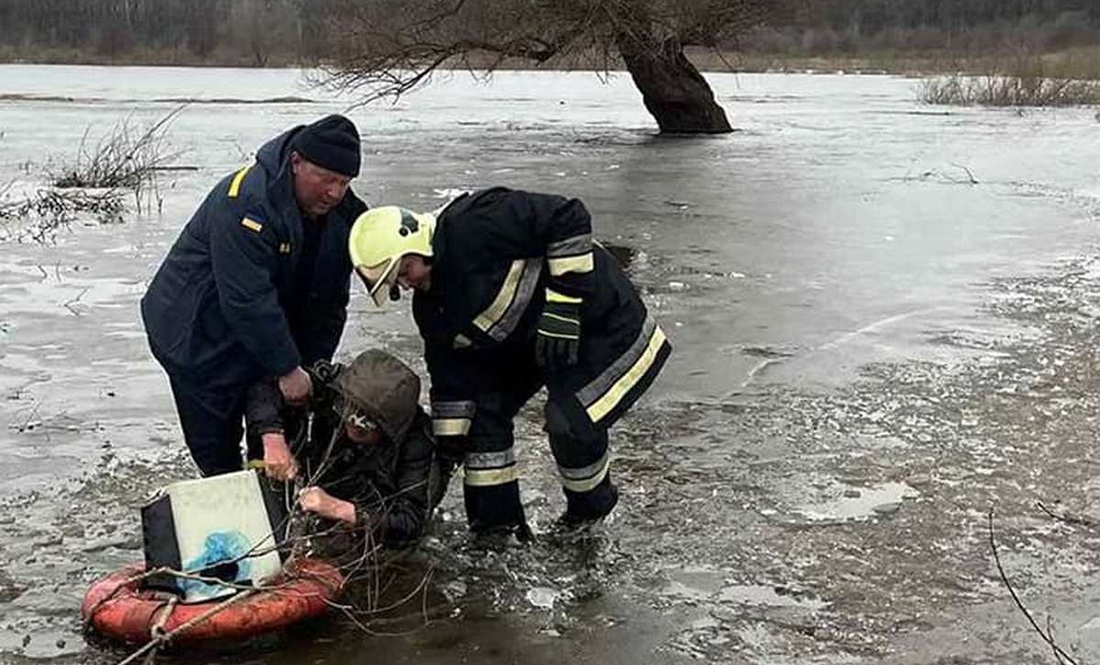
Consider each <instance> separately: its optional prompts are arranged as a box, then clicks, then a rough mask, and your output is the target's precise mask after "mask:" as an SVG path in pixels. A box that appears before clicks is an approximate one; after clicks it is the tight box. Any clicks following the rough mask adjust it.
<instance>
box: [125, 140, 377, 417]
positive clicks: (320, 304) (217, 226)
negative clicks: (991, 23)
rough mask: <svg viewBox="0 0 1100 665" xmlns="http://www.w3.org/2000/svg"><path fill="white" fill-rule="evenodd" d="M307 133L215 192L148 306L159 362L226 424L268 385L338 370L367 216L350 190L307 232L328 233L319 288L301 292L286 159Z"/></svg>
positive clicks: (316, 275)
mask: <svg viewBox="0 0 1100 665" xmlns="http://www.w3.org/2000/svg"><path fill="white" fill-rule="evenodd" d="M301 129H302V127H296V128H294V129H291V130H289V131H287V132H285V133H284V134H282V135H280V136H278V137H276V138H275V139H273V140H271V141H269V142H268V143H266V144H265V145H264V146H263V147H262V148H261V149H260V150H259V151H258V152H257V154H256V161H255V163H253V164H251V165H250V166H247V167H245V168H243V169H241V170H240V171H237V172H236V173H235V174H231V175H229V176H226V177H225V178H223V179H222V181H221V182H219V183H218V184H217V186H215V187H214V189H213V190H212V191H211V192H210V194H209V195H207V197H206V200H204V201H203V203H202V205H200V206H199V208H198V210H196V211H195V214H194V215H193V216H192V217H191V220H190V221H189V222H188V223H187V225H186V226H185V227H184V229H183V231H182V233H180V236H179V238H178V239H177V240H176V243H175V244H174V245H173V246H172V249H171V250H170V251H169V253H168V256H167V257H166V258H165V259H164V262H163V263H162V264H161V266H160V269H159V270H158V271H157V274H156V276H155V277H154V278H153V281H152V283H151V284H150V285H149V289H148V291H147V292H146V294H145V296H144V297H143V298H142V301H141V312H142V318H143V319H144V322H145V330H146V332H147V334H148V336H149V343H150V346H151V348H152V351H153V355H154V356H155V357H156V358H157V360H158V361H160V363H161V364H162V365H163V366H164V368H165V369H166V370H167V371H168V373H169V375H170V376H172V378H173V380H174V381H176V382H178V383H179V384H181V385H182V386H183V387H184V388H185V389H187V390H189V391H191V392H192V393H193V394H195V395H196V396H197V397H199V398H200V399H201V400H202V402H203V403H204V404H206V405H207V406H208V408H211V409H212V410H213V411H215V412H216V413H219V414H222V415H225V414H226V413H227V411H228V410H229V409H231V408H232V405H234V404H235V403H237V404H239V401H238V400H239V395H240V394H242V393H243V391H244V390H247V387H248V386H250V385H251V384H252V383H254V382H255V381H257V380H258V379H260V378H261V377H265V376H279V375H282V374H285V373H286V372H288V371H290V370H292V369H293V368H294V367H296V366H298V365H308V364H309V363H311V362H313V361H315V360H317V359H321V358H324V359H328V358H331V357H332V354H333V352H334V351H335V349H336V346H337V343H338V342H339V340H340V335H341V333H342V332H343V328H344V322H345V320H346V318H347V302H348V292H349V281H350V274H351V271H352V266H351V261H350V259H349V258H348V251H347V242H348V235H349V232H350V229H351V225H352V223H353V222H354V221H355V218H356V217H357V216H358V215H359V214H360V213H362V212H363V211H364V210H366V205H365V204H364V203H363V201H361V200H360V199H359V198H358V197H357V196H355V194H354V193H352V192H351V190H348V193H347V195H346V196H345V197H344V200H343V201H342V202H341V203H340V204H339V205H338V206H337V207H336V208H334V209H333V210H332V211H331V212H329V213H328V215H326V218H325V219H324V220H323V221H321V220H317V221H314V222H309V223H321V224H323V229H322V230H321V232H320V235H319V238H318V242H317V253H316V260H315V262H314V268H313V274H312V279H311V282H310V284H309V285H308V288H305V289H299V288H298V287H297V286H296V275H297V273H298V268H299V255H300V253H301V251H300V250H301V248H302V243H303V223H304V222H305V221H306V220H303V218H302V216H301V214H300V213H299V209H298V205H297V201H296V199H295V197H294V187H293V174H292V173H291V168H290V162H289V155H290V145H291V142H292V141H293V138H294V136H295V135H296V134H297V132H299V131H300V130H301ZM296 291H297V292H298V293H305V294H307V297H306V298H305V300H306V302H301V301H300V300H301V299H300V298H298V299H296V298H295V293H296ZM235 398H236V399H235Z"/></svg>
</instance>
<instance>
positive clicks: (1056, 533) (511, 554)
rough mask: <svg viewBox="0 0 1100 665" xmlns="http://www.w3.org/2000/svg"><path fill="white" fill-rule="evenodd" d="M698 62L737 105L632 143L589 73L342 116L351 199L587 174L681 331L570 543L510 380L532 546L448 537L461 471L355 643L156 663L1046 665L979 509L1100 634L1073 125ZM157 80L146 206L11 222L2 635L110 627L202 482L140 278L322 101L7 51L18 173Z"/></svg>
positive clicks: (901, 82) (1092, 345) (628, 111)
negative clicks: (719, 131) (357, 166)
mask: <svg viewBox="0 0 1100 665" xmlns="http://www.w3.org/2000/svg"><path fill="white" fill-rule="evenodd" d="M710 78H711V81H712V84H713V86H714V88H715V91H716V93H717V95H718V96H719V98H720V100H721V102H722V103H723V105H724V106H725V108H726V110H727V112H728V113H729V114H730V117H731V121H732V122H733V124H734V125H735V126H737V127H738V128H739V131H738V132H735V133H733V134H730V135H726V136H720V137H706V138H662V137H657V136H656V135H655V129H654V127H653V125H652V122H651V120H650V119H649V117H648V116H647V115H646V114H645V111H644V109H643V107H642V105H641V101H640V98H639V96H638V94H637V92H636V91H635V90H634V89H633V87H632V86H631V84H630V82H629V80H628V79H627V78H626V77H621V76H619V77H614V78H613V79H612V80H611V81H610V82H609V83H608V84H606V85H604V84H601V83H600V82H599V81H597V80H596V79H595V78H594V77H592V76H590V75H585V74H580V73H577V74H572V73H571V74H563V73H551V72H545V73H530V72H525V73H510V74H501V75H497V76H496V77H495V78H494V79H493V80H492V82H491V83H490V84H488V85H483V84H480V83H477V82H474V81H471V80H470V79H469V78H468V77H467V76H466V75H455V76H453V77H450V78H446V77H445V78H443V79H442V80H440V81H438V82H437V83H436V84H435V85H434V86H433V87H431V88H428V89H426V90H424V91H422V92H420V93H416V94H413V95H411V96H408V97H406V98H404V99H402V100H401V101H400V102H398V103H396V104H388V103H383V104H380V105H378V106H371V107H367V108H355V109H352V110H351V111H350V112H349V115H350V117H352V119H353V120H354V121H355V122H356V123H357V124H358V126H359V128H360V131H361V133H362V135H363V144H364V150H365V155H364V164H363V173H362V175H361V176H360V178H359V179H358V180H357V181H356V183H355V184H354V185H353V187H354V188H355V189H356V191H357V192H359V194H360V195H361V196H363V197H364V198H366V199H367V200H368V201H370V202H371V203H372V204H382V203H398V204H403V205H406V206H408V207H411V208H425V209H426V208H432V207H435V206H436V205H438V204H439V203H441V202H442V201H444V200H445V199H446V197H447V196H448V195H449V193H450V192H453V191H454V190H456V189H462V188H473V187H481V186H489V185H509V186H513V187H523V188H528V189H534V190H541V191H548V192H556V193H562V194H567V195H573V196H577V197H579V198H581V199H582V200H583V201H584V202H585V203H586V204H587V205H588V207H589V209H590V210H591V211H592V213H593V218H594V226H595V230H596V235H597V237H598V238H600V239H601V240H602V241H603V242H604V243H605V244H607V245H609V246H612V247H613V248H614V250H615V251H616V253H617V255H618V256H620V258H621V260H622V261H623V262H624V263H625V264H627V266H628V269H629V271H630V274H631V276H632V278H633V279H634V280H635V282H636V283H637V284H638V285H639V287H640V288H641V289H642V290H643V291H644V293H645V299H646V302H647V304H648V305H649V306H650V307H651V308H652V310H653V311H654V312H655V313H656V314H657V315H658V316H659V318H660V320H661V321H662V323H663V325H664V327H665V329H666V331H667V332H668V334H669V337H670V338H671V340H672V342H673V345H674V348H675V352H674V355H673V357H672V359H671V361H670V363H669V365H668V367H667V369H666V370H665V373H664V375H663V376H662V378H661V379H660V380H659V381H658V383H657V384H656V385H655V386H654V388H653V389H652V391H651V392H650V395H649V397H648V398H647V399H646V400H644V401H643V402H642V404H640V405H639V407H637V408H636V409H635V410H634V411H633V412H632V414H631V415H630V416H629V417H628V418H627V419H626V420H625V421H624V423H623V424H622V425H620V426H619V427H618V428H617V429H616V430H615V432H614V433H613V436H612V449H613V454H614V457H613V462H612V464H613V468H614V474H615V476H616V477H617V479H618V481H619V482H620V487H621V490H622V500H621V502H620V504H619V508H618V509H617V511H616V513H615V514H614V515H613V517H612V519H610V520H609V521H608V522H607V523H606V524H605V525H604V526H603V527H602V528H601V530H600V532H599V533H598V534H597V535H596V536H595V537H593V538H590V539H585V540H582V541H577V542H561V541H556V540H554V539H553V538H549V537H547V536H546V530H547V526H548V525H549V523H550V522H551V521H552V520H553V518H554V517H556V516H557V514H558V513H559V512H560V511H561V510H562V508H563V504H564V502H563V499H562V497H561V495H560V490H559V489H558V484H557V482H556V479H555V477H554V472H553V468H554V467H553V463H552V459H551V458H550V455H549V450H548V445H547V444H546V443H545V441H544V440H543V439H542V435H541V432H540V430H539V423H540V421H539V414H540V410H539V408H538V406H539V405H537V404H532V405H531V406H530V407H529V408H528V409H527V410H525V411H524V413H523V414H522V415H521V422H520V423H519V428H518V435H519V436H518V438H519V445H520V449H521V451H522V456H523V462H522V464H523V469H524V476H523V479H522V480H521V483H522V487H523V492H524V496H525V499H526V501H527V502H528V514H529V515H531V516H532V521H533V527H534V528H535V531H536V533H539V534H542V535H543V537H542V538H540V539H539V541H538V542H537V543H536V544H535V545H533V546H531V547H529V548H522V549H516V550H508V551H505V552H485V551H481V550H478V549H476V548H473V547H472V546H471V545H470V544H469V543H468V542H467V540H466V535H465V525H464V519H463V515H462V508H461V497H460V489H461V488H460V487H458V483H457V482H456V483H453V484H452V488H451V493H450V495H449V496H448V498H447V500H446V501H445V504H444V507H445V510H444V511H443V512H442V514H441V515H440V516H439V518H438V520H437V523H436V524H435V525H434V527H433V532H432V533H433V535H432V537H431V538H430V539H429V540H428V542H426V543H425V545H424V547H423V548H422V550H421V551H420V552H419V553H418V554H417V555H416V556H415V557H414V558H413V560H412V561H410V562H408V563H407V571H408V572H407V573H406V578H407V579H405V580H403V581H402V582H401V584H406V585H408V584H412V585H413V586H415V584H416V583H417V582H418V581H419V580H421V579H423V578H424V577H425V575H428V574H429V573H430V577H429V583H428V585H427V586H428V592H427V593H426V594H420V595H417V596H416V597H415V600H413V601H411V602H410V603H408V604H406V605H404V606H402V607H400V608H398V609H397V610H395V611H394V612H390V613H388V614H387V615H386V616H384V617H379V620H378V621H376V622H373V623H371V624H370V625H368V626H366V628H367V629H369V632H367V631H364V630H362V629H361V627H359V626H356V625H355V624H353V623H352V622H351V621H349V620H347V619H342V618H341V616H340V615H339V614H338V613H336V614H334V615H333V616H332V618H331V620H329V621H325V622H322V623H320V624H315V625H311V626H306V627H303V628H302V629H301V630H296V631H291V632H290V633H288V634H286V635H282V636H280V637H279V638H278V639H274V640H269V641H263V642H260V643H257V644H251V645H248V646H247V647H246V648H244V649H243V650H231V651H225V650H215V651H210V652H202V653H180V654H175V655H171V656H168V657H166V658H165V659H164V662H171V663H179V664H180V665H193V664H197V663H207V662H225V663H242V662H246V663H264V664H269V665H273V664H281V663H301V662H308V663H321V662H330V663H343V662H375V661H377V662H393V663H403V662H417V663H453V662H468V663H510V662H525V663H560V662H565V661H578V662H599V663H623V664H626V663H686V662H700V661H702V662H714V663H754V664H755V663H760V664H763V663H769V664H772V663H883V662H886V663H906V664H918V663H920V664H924V663H927V664H933V663H944V664H946V663H959V664H961V663H1005V662H1043V661H1044V660H1049V661H1050V662H1054V657H1053V655H1051V649H1050V647H1049V646H1047V645H1046V644H1044V642H1043V640H1042V638H1041V637H1040V636H1039V635H1038V634H1037V633H1036V632H1034V630H1033V629H1032V628H1031V627H1030V626H1029V625H1028V623H1027V619H1026V618H1025V617H1024V615H1023V614H1022V613H1021V612H1020V610H1019V609H1018V608H1017V607H1016V606H1015V605H1014V603H1013V601H1012V599H1011V597H1010V595H1009V593H1008V590H1007V589H1006V587H1005V584H1004V582H1003V581H1002V579H1001V576H1000V574H999V572H998V569H997V567H996V565H995V563H994V559H993V556H992V550H991V546H990V532H989V527H990V519H989V516H990V511H991V510H992V511H993V520H992V524H993V526H994V527H995V540H996V543H997V546H998V553H999V555H1000V559H1001V563H1002V565H1003V567H1004V570H1005V572H1006V574H1007V575H1008V577H1009V578H1010V580H1011V582H1012V585H1013V587H1014V588H1015V589H1016V591H1017V592H1018V593H1019V595H1020V598H1021V600H1022V601H1023V602H1024V604H1025V605H1026V607H1027V608H1028V609H1029V610H1030V611H1031V612H1032V614H1033V615H1034V616H1035V618H1036V620H1037V621H1038V622H1039V624H1040V625H1041V626H1043V628H1044V630H1046V629H1047V626H1048V620H1049V626H1050V629H1051V631H1052V634H1053V637H1054V640H1055V641H1056V642H1057V643H1058V644H1059V646H1060V647H1061V648H1063V649H1065V650H1066V651H1067V652H1068V653H1070V654H1072V655H1073V657H1074V658H1075V659H1076V660H1077V661H1078V662H1082V663H1084V662H1093V661H1096V660H1098V659H1100V583H1097V582H1096V581H1095V578H1094V576H1093V573H1094V571H1095V570H1096V568H1097V566H1098V565H1100V527H1098V526H1096V525H1098V524H1100V475H1098V473H1097V471H1098V467H1097V456H1096V454H1095V453H1094V448H1095V438H1096V434H1097V423H1098V421H1097V413H1100V397H1098V387H1100V386H1098V385H1097V372H1096V367H1097V358H1096V351H1095V349H1096V348H1098V342H1100V332H1098V330H1097V325H1096V322H1097V317H1098V315H1100V264H1098V262H1097V261H1096V260H1095V258H1094V257H1095V254H1096V250H1097V242H1096V229H1097V224H1098V223H1100V169H1098V168H1097V164H1100V141H1097V140H1096V137H1097V134H1098V132H1100V124H1098V123H1097V120H1096V118H1095V114H1094V113H1093V112H1092V111H1088V110H1060V111H1025V112H1016V111H1012V110H981V109H954V108H940V107H928V106H924V105H921V104H919V103H917V102H916V101H914V98H915V95H914V86H915V82H914V81H912V80H909V79H903V78H891V77H855V76H842V75H816V76H811V75H805V76H801V75H785V76H781V75H743V76H735V75H713V76H711V77H710ZM183 100H191V101H190V102H189V103H188V105H187V106H186V107H185V108H184V110H183V111H182V112H181V114H180V115H179V117H178V118H177V119H176V121H175V122H174V123H173V124H172V126H171V128H170V130H169V132H168V142H169V144H170V146H171V148H172V150H173V151H178V152H179V156H178V157H176V159H175V161H174V165H175V166H176V167H182V168H179V169H178V170H170V171H165V172H163V173H162V175H161V177H160V181H159V186H158V195H159V197H160V199H161V201H160V205H159V211H157V208H158V206H154V207H153V211H154V212H145V213H143V214H137V213H135V212H134V211H133V210H132V209H131V210H129V211H128V212H127V213H126V215H125V222H124V223H122V224H111V225H101V224H98V223H97V222H95V221H93V220H88V221H87V223H79V222H78V223H76V224H73V225H72V226H71V227H69V228H65V229H61V230H60V231H59V232H58V234H57V235H56V241H55V242H54V243H52V244H46V245H42V244H39V243H35V242H31V241H28V240H27V239H26V236H25V234H24V233H22V231H21V229H20V228H19V225H18V224H17V223H11V224H7V225H5V226H3V227H0V238H2V239H3V240H0V250H2V253H0V662H3V663H38V662H59V663H92V664H96V665H98V664H101V663H102V664H110V663H115V662H118V661H120V660H122V658H124V657H125V656H126V655H127V653H128V651H126V650H125V649H122V650H120V649H117V648H112V647H110V646H107V645H104V644H102V643H99V642H96V641H94V640H93V641H91V642H86V641H85V639H84V637H83V636H82V635H81V632H80V620H79V611H78V608H79V603H80V599H81V597H82V596H83V593H84V590H85V589H86V588H87V585H88V584H89V582H91V581H92V580H94V579H96V578H97V577H99V576H101V575H103V574H104V573H105V572H107V571H110V570H113V569H115V568H117V567H119V566H120V565H121V564H123V563H127V562H130V561H133V560H135V559H139V558H140V556H141V543H140V537H139V530H138V526H139V524H138V513H137V510H136V509H137V507H138V506H139V505H141V503H142V502H143V501H144V499H145V498H146V496H147V495H148V494H149V493H150V492H151V491H153V490H154V489H156V488H157V487H159V486H160V485H162V484H164V483H166V482H168V481H171V480H174V479H177V478H182V477H187V476H190V475H193V474H194V471H193V469H192V468H191V463H190V460H189V459H188V458H187V456H186V453H185V449H184V445H183V442H182V439H181V435H180V433H179V431H178V424H177V422H176V420H175V412H174V409H173V407H172V403H171V398H170V395H169V393H168V386H167V381H166V379H165V377H164V376H163V374H162V373H161V371H160V369H159V367H158V366H157V365H156V364H155V362H154V361H153V360H152V358H151V356H150V355H149V353H148V350H147V347H146V344H145V339H144V333H143V332H142V329H141V323H140V319H139V315H138V308H137V303H138V299H139V298H140V296H141V294H142V293H143V292H144V288H145V285H146V282H147V280H148V279H149V278H150V277H151V276H152V274H153V271H154V270H155V268H156V266H157V264H158V263H159V261H160V259H161V257H162V256H163V255H164V253H165V252H166V251H167V248H168V246H169V245H170V243H171V242H172V241H173V240H174V239H175V236H176V234H177V233H178V231H179V228H180V227H181V226H182V224H183V223H184V222H185V221H186V219H187V217H188V216H189V214H190V212H191V211H192V209H193V208H194V207H195V206H196V205H197V203H198V202H199V201H200V200H201V198H202V197H203V196H204V195H205V193H206V191H207V189H208V188H209V187H210V186H211V185H212V184H213V183H214V182H215V181H216V180H217V179H218V178H220V177H221V176H222V175H224V174H226V173H228V172H230V171H231V170H233V169H234V168H237V167H239V166H240V165H241V164H243V163H246V162H247V161H248V160H249V159H250V158H251V153H252V151H254V150H255V149H256V148H257V147H258V146H259V145H260V144H261V143H262V142H263V141H264V140H265V139H267V138H269V137H270V136H273V135H274V134H276V133H277V132H279V131H281V130H283V129H285V128H287V127H289V126H291V125H294V124H297V123H301V122H307V121H309V120H311V119H314V118H316V117H319V116H320V115H323V114H325V113H329V112H333V111H343V110H345V109H346V108H347V107H348V103H349V100H343V99H339V98H337V97H334V96H332V95H331V94H328V93H324V92H322V91H318V90H315V89H310V88H309V87H307V86H305V84H304V83H303V79H302V76H301V74H300V73H299V72H294V71H274V70H271V71H247V70H219V69H201V70H200V69H142V68H82V67H31V66H0V192H6V193H4V194H0V196H6V197H9V198H10V197H12V196H18V195H19V194H20V193H25V192H33V191H34V190H35V189H37V188H39V187H41V186H43V184H44V175H43V174H44V170H45V169H47V168H49V167H50V165H53V164H59V163H64V162H65V161H66V160H71V158H72V156H73V155H74V154H75V153H76V150H77V149H78V146H79V144H80V142H81V140H82V137H83V136H84V135H85V132H88V136H89V138H88V139H87V140H89V141H92V140H94V139H95V138H96V137H97V136H100V135H102V134H105V133H108V132H109V131H110V129H111V127H112V126H113V125H114V124H115V123H117V122H118V121H120V120H121V119H123V118H131V119H132V121H134V122H138V123H149V122H152V121H154V120H156V119H157V118H159V117H162V116H163V115H164V114H166V113H168V112H169V111H171V110H172V109H173V108H176V107H177V106H179V105H180V104H181V103H182V102H183ZM5 188H6V189H5ZM407 304H408V303H407V302H403V303H402V304H401V306H399V307H396V308H391V309H389V310H386V311H383V312H379V311H376V310H374V309H373V308H372V307H371V306H370V305H369V304H368V302H367V299H365V298H363V297H362V294H361V293H356V295H355V297H354V298H353V302H352V307H351V310H352V311H351V313H350V316H349V323H348V328H347V330H346V332H345V335H344V339H343V342H342V345H341V351H340V354H341V355H347V354H351V353H354V352H356V351H358V350H360V349H363V348H366V347H369V346H382V347H385V348H387V349H389V350H391V351H393V352H395V353H397V354H398V355H400V356H402V357H403V358H405V359H407V360H409V361H410V362H412V363H413V364H414V366H416V367H418V368H422V363H420V361H419V358H418V353H419V349H420V342H419V338H418V337H417V335H416V332H415V329H414V326H413V324H412V321H411V318H410V316H409V312H408V309H407ZM536 401H538V400H536ZM1039 503H1041V504H1042V507H1040V506H1039V505H1038V504H1039ZM1044 508H1045V510H1044ZM1051 513H1053V515H1054V516H1052V515H1051ZM1058 517H1061V518H1062V519H1058ZM401 584H399V585H398V586H401ZM425 624H426V625H425ZM366 654H369V656H370V657H369V659H368V658H367V656H366Z"/></svg>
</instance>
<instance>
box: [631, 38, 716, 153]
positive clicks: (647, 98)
mask: <svg viewBox="0 0 1100 665" xmlns="http://www.w3.org/2000/svg"><path fill="white" fill-rule="evenodd" d="M615 41H616V45H617V46H618V48H619V53H620V54H621V55H622V56H623V61H624V63H625V64H626V68H627V70H628V71H630V76H631V78H633V79H634V85H636V86H637V87H638V90H639V91H641V93H642V101H643V102H644V103H645V107H646V110H648V111H649V113H650V115H652V116H653V117H654V119H656V120H657V126H658V127H659V128H660V129H661V133H662V134H720V133H723V132H731V131H733V129H732V128H731V127H730V123H729V121H728V120H727V119H726V112H725V111H723V110H722V107H721V106H719V105H718V103H717V102H715V101H714V93H713V92H711V89H710V85H709V84H707V81H706V79H704V78H703V75H702V74H700V73H699V70H698V69H696V68H695V65H693V64H691V62H690V61H689V60H688V59H687V56H685V55H684V50H683V48H682V47H681V46H680V42H679V41H678V40H676V39H672V38H670V39H666V40H665V41H664V42H663V43H659V42H657V41H656V40H652V39H646V38H639V37H638V36H637V35H625V34H624V35H619V37H618V38H617V39H616V40H615Z"/></svg>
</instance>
